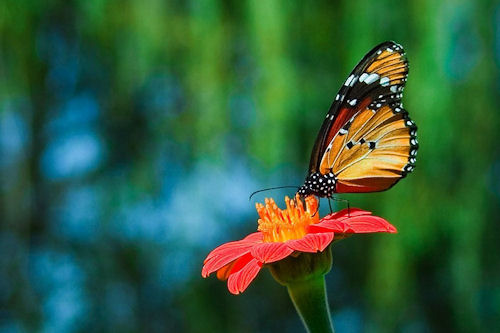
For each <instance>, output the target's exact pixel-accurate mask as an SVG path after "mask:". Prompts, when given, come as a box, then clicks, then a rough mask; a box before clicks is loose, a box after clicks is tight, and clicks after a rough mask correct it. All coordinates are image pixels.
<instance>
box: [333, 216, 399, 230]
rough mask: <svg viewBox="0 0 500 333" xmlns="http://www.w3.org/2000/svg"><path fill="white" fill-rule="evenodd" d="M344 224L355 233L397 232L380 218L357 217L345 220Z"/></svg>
mask: <svg viewBox="0 0 500 333" xmlns="http://www.w3.org/2000/svg"><path fill="white" fill-rule="evenodd" d="M343 222H344V223H346V224H348V225H349V227H350V229H352V230H353V231H352V232H354V233H369V232H390V233H395V232H397V230H396V228H395V227H394V226H393V225H392V224H390V223H389V222H387V221H386V220H384V219H383V218H381V217H378V216H356V217H351V218H348V219H345V220H344V221H343Z"/></svg>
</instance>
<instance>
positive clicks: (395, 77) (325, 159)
mask: <svg viewBox="0 0 500 333" xmlns="http://www.w3.org/2000/svg"><path fill="white" fill-rule="evenodd" d="M407 75H408V62H407V60H406V57H405V54H404V51H403V48H402V47H401V46H400V45H399V44H396V43H394V42H384V43H382V44H380V45H378V46H376V47H375V48H374V49H372V50H371V51H370V52H368V54H367V55H366V56H365V57H364V58H363V59H362V60H361V61H360V63H359V64H358V65H357V66H356V67H355V68H354V70H353V71H352V72H351V74H350V75H349V77H348V78H347V80H346V81H345V82H344V84H343V86H342V88H341V89H340V91H339V93H338V94H337V96H336V97H335V100H334V101H333V103H332V105H331V107H330V109H329V111H328V113H327V115H326V118H325V120H324V121H323V125H322V126H321V129H320V131H319V133H318V136H317V138H316V141H315V144H314V148H313V150H312V153H311V160H310V163H309V173H308V175H307V177H306V180H305V182H304V185H303V186H302V187H300V188H299V190H298V193H299V194H300V195H303V196H304V195H311V194H312V195H317V196H319V197H331V196H332V195H333V194H334V193H353V192H377V191H384V190H386V189H388V188H390V187H392V186H393V185H394V184H395V183H396V182H397V181H398V180H399V179H401V178H403V177H405V176H406V174H407V173H409V172H411V171H413V169H414V167H415V161H416V155H417V149H418V142H417V138H416V130H417V127H416V125H415V123H414V122H413V121H412V120H411V119H410V118H409V116H408V112H407V111H406V110H404V108H403V106H402V103H401V98H402V91H403V89H404V85H405V83H406V78H407Z"/></svg>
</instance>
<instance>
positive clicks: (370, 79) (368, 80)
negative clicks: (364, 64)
mask: <svg viewBox="0 0 500 333" xmlns="http://www.w3.org/2000/svg"><path fill="white" fill-rule="evenodd" d="M379 77H380V76H379V75H378V74H377V73H372V74H370V75H368V77H367V78H366V80H365V83H366V84H371V83H373V82H375V81H377V80H378V78H379Z"/></svg>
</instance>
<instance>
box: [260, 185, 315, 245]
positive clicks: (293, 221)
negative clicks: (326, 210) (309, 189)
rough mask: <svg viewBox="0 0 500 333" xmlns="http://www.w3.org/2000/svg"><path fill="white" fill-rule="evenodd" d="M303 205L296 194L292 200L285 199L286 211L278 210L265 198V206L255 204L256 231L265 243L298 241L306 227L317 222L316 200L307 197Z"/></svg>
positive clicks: (272, 202) (270, 200)
mask: <svg viewBox="0 0 500 333" xmlns="http://www.w3.org/2000/svg"><path fill="white" fill-rule="evenodd" d="M304 201H305V209H304V203H303V202H302V200H301V199H300V197H299V195H298V194H297V195H296V196H295V198H294V199H290V198H289V197H285V203H286V209H280V208H279V207H278V205H276V202H274V200H273V199H268V198H266V200H265V205H263V204H260V203H257V204H256V205H255V206H256V208H257V212H258V213H259V216H260V219H259V221H258V223H259V227H258V230H259V231H261V232H262V234H263V235H264V238H263V241H264V242H265V243H271V242H285V241H288V240H292V239H300V238H302V237H304V236H305V235H306V234H307V227H308V226H309V225H311V224H315V223H318V222H319V217H318V215H319V214H318V200H317V199H316V198H315V197H314V196H308V197H306V198H305V199H304Z"/></svg>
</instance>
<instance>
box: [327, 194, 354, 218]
mask: <svg viewBox="0 0 500 333" xmlns="http://www.w3.org/2000/svg"><path fill="white" fill-rule="evenodd" d="M331 199H332V200H335V201H341V202H346V203H347V216H349V217H351V204H350V203H349V200H347V199H341V198H335V197H331ZM328 202H330V201H328ZM330 210H331V206H330Z"/></svg>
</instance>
